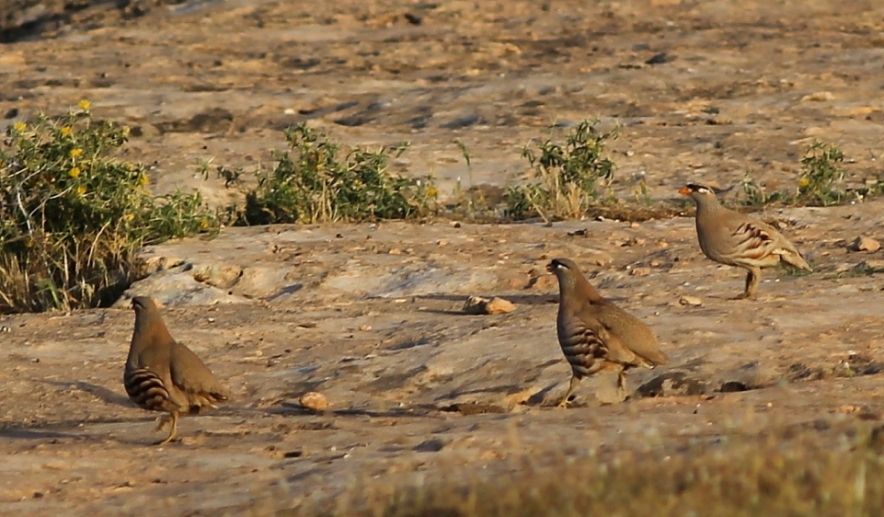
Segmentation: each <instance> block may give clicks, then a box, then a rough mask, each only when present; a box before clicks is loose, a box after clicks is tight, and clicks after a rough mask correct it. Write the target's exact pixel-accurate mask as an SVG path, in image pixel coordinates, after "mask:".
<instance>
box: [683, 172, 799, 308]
mask: <svg viewBox="0 0 884 517" xmlns="http://www.w3.org/2000/svg"><path fill="white" fill-rule="evenodd" d="M678 193H679V194H683V195H685V196H690V197H691V199H693V200H694V201H695V202H696V203H697V216H696V223H697V237H698V239H699V241H700V249H702V250H703V254H704V255H706V256H707V257H709V258H710V259H712V260H714V261H715V262H718V263H721V264H726V265H728V266H736V267H741V268H743V269H745V270H746V271H747V274H746V289H745V291H744V292H743V294H741V295H739V296H736V297H735V298H734V299H744V298H754V297H755V291H756V289H757V288H758V282H759V280H761V268H763V267H770V266H776V265H777V264H779V263H781V262H782V263H784V264H787V265H789V266H792V267H794V268H798V269H803V270H805V271H813V270H812V269H811V268H810V266H808V265H807V262H805V261H804V257H802V256H801V253H799V252H798V250H797V249H795V246H793V245H792V243H791V242H789V241H788V240H786V238H785V237H783V236H782V235H780V232H778V231H776V230H775V229H774V228H773V227H772V226H770V225H769V224H766V223H764V222H762V221H759V220H757V219H753V218H751V217H749V216H747V215H745V214H741V213H739V212H735V211H733V210H729V209H727V208H725V207H723V206H721V203H719V202H718V198H716V197H715V192H713V191H712V189H710V188H709V187H704V186H702V185H696V184H693V183H691V184H688V185H687V186H685V187H683V188H681V189H680V190H679V191H678Z"/></svg>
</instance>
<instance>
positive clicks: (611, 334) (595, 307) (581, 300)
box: [547, 258, 669, 406]
mask: <svg viewBox="0 0 884 517" xmlns="http://www.w3.org/2000/svg"><path fill="white" fill-rule="evenodd" d="M547 269H548V270H549V271H550V272H552V273H554V274H555V275H556V277H557V278H558V281H559V314H558V318H557V320H556V330H557V333H558V337H559V344H560V345H561V346H562V351H563V352H564V353H565V358H567V359H568V362H569V363H570V364H571V373H572V376H571V383H570V385H569V386H568V391H567V392H566V393H565V396H564V397H562V400H561V402H559V405H560V406H563V405H565V404H567V402H568V397H570V396H571V393H573V392H574V390H575V389H576V388H577V384H578V383H579V382H580V379H582V378H583V377H586V376H589V375H593V374H595V373H597V372H599V371H602V370H608V369H612V370H615V371H617V387H618V388H619V389H620V391H621V392H625V391H626V372H627V370H629V369H630V368H634V367H637V366H642V367H645V368H654V367H655V366H659V365H664V364H666V363H667V362H669V359H668V358H667V357H666V354H664V353H663V352H662V351H660V345H659V343H657V338H655V337H654V334H653V332H651V329H649V328H648V327H647V326H646V325H645V324H644V323H642V322H641V321H639V320H638V318H636V317H635V316H632V315H631V314H629V313H627V312H626V311H624V310H623V309H621V308H619V307H617V306H616V305H614V304H613V303H611V302H609V301H608V300H606V299H604V298H602V297H601V296H600V295H599V293H598V292H597V291H596V290H595V288H593V287H592V285H590V284H589V282H588V281H587V280H586V277H584V276H583V274H582V273H581V272H580V270H579V269H578V268H577V264H575V263H574V261H572V260H569V259H563V258H559V259H554V260H553V261H552V262H550V263H549V265H548V266H547Z"/></svg>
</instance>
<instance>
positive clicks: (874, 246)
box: [848, 236, 881, 253]
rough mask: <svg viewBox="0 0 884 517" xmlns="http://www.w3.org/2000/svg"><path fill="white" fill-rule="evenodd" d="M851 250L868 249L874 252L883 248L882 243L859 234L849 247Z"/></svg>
mask: <svg viewBox="0 0 884 517" xmlns="http://www.w3.org/2000/svg"><path fill="white" fill-rule="evenodd" d="M848 249H850V251H868V252H869V253H874V252H876V251H878V250H879V249H881V243H880V242H878V241H876V240H875V239H873V238H871V237H863V236H859V237H857V238H856V239H854V240H853V242H852V243H851V244H850V246H849V247H848Z"/></svg>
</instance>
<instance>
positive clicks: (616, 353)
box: [579, 307, 637, 364]
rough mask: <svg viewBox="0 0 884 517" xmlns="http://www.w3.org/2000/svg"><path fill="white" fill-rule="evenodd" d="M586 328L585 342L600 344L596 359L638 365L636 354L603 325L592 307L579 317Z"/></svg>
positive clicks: (582, 312)
mask: <svg viewBox="0 0 884 517" xmlns="http://www.w3.org/2000/svg"><path fill="white" fill-rule="evenodd" d="M579 320H580V321H581V322H583V324H584V326H585V330H584V340H585V341H586V342H593V341H594V342H596V343H598V346H597V347H596V348H597V350H598V351H597V352H596V357H600V358H602V359H605V360H607V361H611V362H614V363H620V364H637V358H636V356H635V353H633V351H632V350H630V349H629V347H628V346H626V344H624V342H623V340H622V339H621V336H619V335H618V334H617V333H616V332H614V331H613V330H612V329H611V328H610V327H608V326H606V325H605V324H604V323H602V322H601V321H600V320H599V319H598V318H597V316H596V315H595V314H594V311H593V309H592V308H591V307H586V308H585V309H584V310H583V311H581V314H580V315H579Z"/></svg>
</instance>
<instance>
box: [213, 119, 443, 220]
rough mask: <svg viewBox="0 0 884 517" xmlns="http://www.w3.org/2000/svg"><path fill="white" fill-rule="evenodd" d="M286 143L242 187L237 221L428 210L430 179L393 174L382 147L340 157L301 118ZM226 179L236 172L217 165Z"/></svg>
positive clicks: (406, 214) (432, 193) (392, 215)
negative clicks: (248, 186) (253, 183)
mask: <svg viewBox="0 0 884 517" xmlns="http://www.w3.org/2000/svg"><path fill="white" fill-rule="evenodd" d="M285 138H286V141H287V142H288V145H289V148H288V149H287V150H284V151H274V152H273V160H274V161H275V162H276V167H275V168H274V169H273V170H271V171H260V172H258V186H257V188H255V189H253V190H250V191H249V192H247V193H246V204H245V207H244V208H243V209H241V210H236V211H235V212H236V215H235V219H236V220H235V222H236V223H238V224H271V223H295V222H303V223H317V222H328V221H363V220H371V219H407V218H413V217H421V216H426V215H429V214H430V213H431V212H432V211H433V209H434V206H435V200H436V196H437V191H436V188H435V186H434V185H433V182H432V179H431V178H430V177H427V178H425V179H419V180H412V179H408V178H402V177H398V176H393V175H392V174H390V173H389V172H388V171H387V165H388V162H389V160H390V158H391V156H392V158H394V159H395V158H398V157H399V156H401V154H402V153H403V152H404V151H405V149H406V147H405V146H403V147H400V148H398V149H397V150H395V151H394V153H393V154H392V155H391V154H390V153H389V152H388V151H387V150H384V149H381V150H378V151H368V150H364V149H359V148H356V149H353V150H350V151H349V152H347V154H346V155H345V156H344V157H343V158H342V156H341V154H342V151H341V148H340V146H339V145H338V144H336V143H334V142H333V141H331V140H329V139H328V138H327V137H326V136H325V135H323V134H321V133H319V132H317V131H314V130H312V129H310V128H308V127H307V126H306V125H305V124H301V125H298V126H293V127H291V128H289V129H286V130H285ZM219 174H220V175H222V176H223V177H224V178H225V180H226V182H228V183H230V180H231V178H233V179H234V180H238V174H237V173H235V172H231V171H228V170H226V169H223V168H219Z"/></svg>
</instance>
